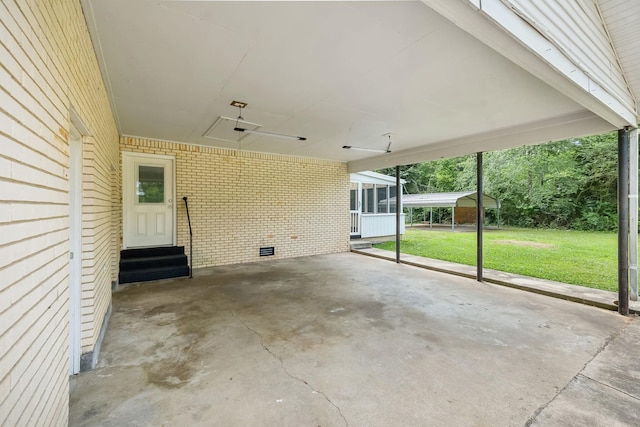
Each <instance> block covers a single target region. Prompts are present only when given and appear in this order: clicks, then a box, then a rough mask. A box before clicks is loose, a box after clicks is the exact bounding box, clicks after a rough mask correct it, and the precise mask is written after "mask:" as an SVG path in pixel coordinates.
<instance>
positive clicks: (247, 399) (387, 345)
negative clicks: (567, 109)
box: [70, 253, 640, 426]
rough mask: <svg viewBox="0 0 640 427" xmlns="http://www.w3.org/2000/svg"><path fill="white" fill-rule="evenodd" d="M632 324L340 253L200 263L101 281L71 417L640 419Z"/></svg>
mask: <svg viewBox="0 0 640 427" xmlns="http://www.w3.org/2000/svg"><path fill="white" fill-rule="evenodd" d="M638 322H640V320H636V319H633V318H625V317H622V316H620V315H618V314H616V313H614V312H610V311H606V310H602V309H598V308H594V307H589V306H584V305H580V304H576V303H572V302H568V301H563V300H558V299H553V298H550V297H546V296H542V295H536V294H531V293H527V292H523V291H519V290H515V289H509V288H505V287H500V286H497V285H491V284H483V283H478V282H475V281H473V280H470V279H465V278H461V277H456V276H452V275H446V274H442V273H437V272H431V271H426V270H423V269H420V268H416V267H412V266H408V265H396V264H394V263H391V262H389V261H384V260H380V259H375V258H372V257H367V256H362V255H357V254H353V253H342V254H334V255H324V256H316V257H305V258H297V259H288V260H275V261H268V262H262V263H255V264H244V265H234V266H225V267H219V268H215V269H207V270H200V271H197V274H196V277H194V278H193V279H191V280H190V279H175V280H164V281H158V282H151V283H146V284H141V285H130V286H127V287H124V288H122V289H121V290H119V291H118V292H116V293H114V296H113V314H112V317H111V320H110V325H109V329H108V331H107V334H106V336H105V340H104V343H103V345H102V351H101V354H100V361H99V364H98V368H97V369H95V370H93V371H90V372H85V373H82V374H80V375H77V376H75V377H73V378H72V384H71V389H72V391H71V407H70V425H72V426H82V425H87V426H89V425H91V426H93V425H103V426H125V425H128V426H142V425H154V426H161V425H167V426H168V425H189V426H197V425H201V426H210V425H220V426H346V425H350V426H411V425H433V426H439V425H447V426H451V425H465V426H514V425H515V426H523V425H580V426H584V425H607V426H614V425H640V358H638V357H637V354H639V349H640V324H639V323H638ZM612 360H613V361H615V363H613V364H612V363H611V361H612ZM616 363H617V364H616Z"/></svg>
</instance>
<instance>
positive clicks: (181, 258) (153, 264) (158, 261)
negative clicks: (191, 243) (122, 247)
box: [120, 254, 188, 271]
mask: <svg viewBox="0 0 640 427" xmlns="http://www.w3.org/2000/svg"><path fill="white" fill-rule="evenodd" d="M187 264H188V263H187V256H186V255H185V254H180V255H164V256H154V257H145V258H125V259H120V271H133V270H144V269H149V268H161V267H181V266H185V265H187Z"/></svg>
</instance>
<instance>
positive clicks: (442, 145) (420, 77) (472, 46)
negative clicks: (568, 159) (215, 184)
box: [83, 0, 615, 170]
mask: <svg viewBox="0 0 640 427" xmlns="http://www.w3.org/2000/svg"><path fill="white" fill-rule="evenodd" d="M451 1H459V0H451ZM83 8H84V12H85V15H86V18H87V22H88V24H89V28H90V31H91V33H92V39H93V42H94V45H95V46H96V52H97V56H98V59H99V62H100V65H101V67H102V71H103V75H104V77H105V80H106V83H107V88H108V91H109V95H110V97H111V102H112V106H113V110H114V114H115V116H116V120H117V124H118V127H119V131H120V133H121V134H122V135H133V136H140V137H146V138H156V139H162V140H170V141H179V142H186V143H193V144H202V145H209V146H219V147H227V148H239V149H243V150H251V151H261V152H269V153H281V154H289V155H297V156H305V157H314V158H323V159H334V160H339V161H349V162H351V164H352V165H354V164H355V165H356V166H354V167H352V168H351V169H352V170H356V169H360V170H362V169H365V168H369V167H372V166H383V165H387V164H388V163H393V161H394V159H398V161H400V160H402V162H403V163H412V161H410V160H413V161H415V162H417V161H424V160H430V159H433V158H438V157H446V156H452V155H460V154H464V153H471V152H475V151H479V150H491V149H497V148H503V147H508V146H514V145H520V144H523V143H536V142H543V141H547V140H551V139H558V138H563V137H568V136H577V134H592V133H596V132H602V131H607V130H612V129H614V128H615V127H614V126H613V125H612V124H610V123H608V122H607V121H605V120H602V119H600V118H599V117H598V116H596V115H594V114H593V113H592V112H591V111H588V110H587V109H585V107H583V106H582V105H580V104H578V103H576V102H575V101H573V100H571V99H570V98H569V97H567V96H565V95H563V94H561V93H560V92H558V91H556V90H555V89H553V88H552V87H550V86H549V85H547V84H546V83H544V82H543V81H541V80H539V79H538V78H536V77H534V76H532V75H531V74H530V73H528V72H527V71H525V70H524V69H522V68H520V67H518V66H516V65H515V64H514V63H512V62H510V61H509V60H507V59H506V58H505V57H503V56H502V55H500V54H498V53H497V52H496V51H494V50H492V49H491V48H489V47H488V46H487V45H485V44H484V43H482V42H480V41H478V40H477V39H475V38H474V37H472V36H470V35H469V34H467V33H466V32H465V31H463V30H461V29H460V28H458V27H457V26H455V25H454V24H452V23H451V22H450V21H449V20H447V19H445V18H443V17H442V16H441V15H439V14H438V13H436V12H434V10H432V9H431V8H430V7H428V6H427V5H425V4H424V3H421V2H211V1H194V2H188V1H157V0H154V1H150V0H109V1H104V0H83ZM232 100H239V101H244V102H248V103H249V106H248V107H247V108H246V109H245V110H244V111H243V117H244V119H245V120H247V121H249V122H253V123H258V124H260V125H261V126H262V127H261V129H262V130H266V131H272V132H279V133H285V134H294V135H301V136H305V137H307V138H308V139H307V141H304V142H296V141H289V140H283V139H276V138H270V137H264V136H259V135H245V137H244V138H242V140H241V141H240V142H228V141H226V142H225V141H223V140H217V139H211V138H208V137H204V136H203V135H204V134H205V132H207V130H208V129H209V128H210V127H211V126H212V124H213V123H214V122H215V121H216V119H218V117H220V116H227V117H235V116H236V115H237V113H238V110H237V109H235V108H233V107H231V106H230V105H229V103H230V102H231V101H232ZM230 125H232V123H230ZM565 125H566V126H565ZM387 132H391V133H393V134H394V137H393V145H392V150H393V153H392V154H389V155H377V154H374V153H371V152H363V151H354V150H344V149H342V146H343V145H353V146H362V147H369V148H381V149H383V148H385V147H386V138H385V137H383V136H382V135H383V134H385V133H387ZM239 137H240V135H239V136H238V138H239ZM425 147H426V148H429V147H433V150H431V149H428V150H426V151H425ZM417 151H420V154H419V155H417V156H412V154H411V153H412V152H417ZM385 156H392V157H385ZM367 158H368V159H367ZM354 161H356V162H355V163H354ZM358 161H359V162H358ZM358 166H360V167H358Z"/></svg>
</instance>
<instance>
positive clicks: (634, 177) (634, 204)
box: [629, 129, 638, 301]
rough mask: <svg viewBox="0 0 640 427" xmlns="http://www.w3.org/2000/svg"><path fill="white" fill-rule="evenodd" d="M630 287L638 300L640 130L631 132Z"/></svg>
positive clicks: (632, 299) (632, 295) (635, 299)
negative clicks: (639, 147) (639, 143)
mask: <svg viewBox="0 0 640 427" xmlns="http://www.w3.org/2000/svg"><path fill="white" fill-rule="evenodd" d="M629 287H630V288H631V294H630V295H629V298H630V299H631V301H637V300H638V129H634V130H632V131H631V132H629Z"/></svg>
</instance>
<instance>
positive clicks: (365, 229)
mask: <svg viewBox="0 0 640 427" xmlns="http://www.w3.org/2000/svg"><path fill="white" fill-rule="evenodd" d="M400 216H401V218H400V234H404V214H401V215H400ZM360 221H361V223H360V224H361V228H360V236H361V237H362V238H367V237H380V236H393V235H395V234H396V214H372V215H367V214H362V216H361V218H360Z"/></svg>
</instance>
